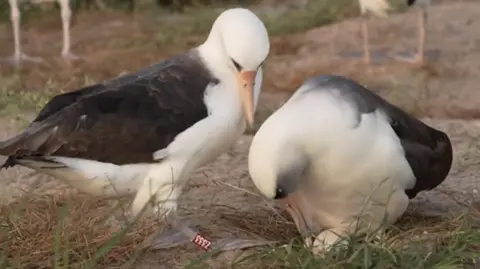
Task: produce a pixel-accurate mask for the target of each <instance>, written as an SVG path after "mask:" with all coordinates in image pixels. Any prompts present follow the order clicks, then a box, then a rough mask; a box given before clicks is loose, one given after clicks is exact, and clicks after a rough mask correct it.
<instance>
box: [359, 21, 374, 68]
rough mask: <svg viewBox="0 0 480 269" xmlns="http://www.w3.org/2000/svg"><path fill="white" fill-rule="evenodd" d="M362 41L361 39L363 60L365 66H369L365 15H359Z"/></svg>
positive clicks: (370, 59)
mask: <svg viewBox="0 0 480 269" xmlns="http://www.w3.org/2000/svg"><path fill="white" fill-rule="evenodd" d="M361 21H362V22H361V27H362V39H363V60H364V62H365V64H370V63H371V61H372V58H371V56H370V45H369V37H368V17H367V14H366V13H363V14H362V15H361Z"/></svg>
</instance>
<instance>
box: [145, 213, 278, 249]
mask: <svg viewBox="0 0 480 269" xmlns="http://www.w3.org/2000/svg"><path fill="white" fill-rule="evenodd" d="M167 222H169V224H168V226H169V227H167V228H166V229H165V230H163V231H162V232H161V233H159V234H156V235H154V236H153V237H152V238H151V239H149V241H150V243H147V244H149V245H150V246H149V247H150V248H151V249H154V250H158V249H166V248H172V247H175V246H179V245H183V244H185V243H188V242H192V243H194V244H196V245H197V246H199V247H200V248H202V249H204V250H206V251H209V250H212V251H230V250H236V249H244V248H250V247H256V246H263V245H270V244H275V243H277V242H276V241H269V240H264V239H241V238H223V239H220V240H217V241H214V242H212V241H210V240H209V239H207V238H206V237H203V236H201V235H200V233H199V232H198V227H195V228H192V227H191V226H188V225H186V224H185V223H183V222H181V221H179V220H178V216H177V215H176V213H175V212H172V213H170V214H169V216H168V217H167Z"/></svg>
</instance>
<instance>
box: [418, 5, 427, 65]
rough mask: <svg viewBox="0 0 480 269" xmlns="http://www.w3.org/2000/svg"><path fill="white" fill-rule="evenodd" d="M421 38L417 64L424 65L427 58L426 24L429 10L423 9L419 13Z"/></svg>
mask: <svg viewBox="0 0 480 269" xmlns="http://www.w3.org/2000/svg"><path fill="white" fill-rule="evenodd" d="M418 14H419V37H418V50H417V57H416V58H417V62H418V63H419V64H423V62H424V58H425V35H426V29H425V28H426V22H427V16H428V14H427V10H426V9H424V8H422V9H421V10H420V11H419V13H418Z"/></svg>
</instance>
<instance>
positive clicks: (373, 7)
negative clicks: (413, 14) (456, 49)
mask: <svg viewBox="0 0 480 269" xmlns="http://www.w3.org/2000/svg"><path fill="white" fill-rule="evenodd" d="M358 2H359V5H360V13H361V28H362V40H363V60H364V62H365V63H366V64H370V63H371V61H372V58H371V54H370V42H369V34H368V32H369V31H368V26H367V13H372V14H373V15H375V16H377V17H380V18H386V17H387V16H388V10H389V9H390V5H389V3H388V0H358ZM414 4H417V5H418V7H419V10H418V13H417V14H418V31H419V32H418V45H417V53H416V54H413V55H404V54H398V55H393V58H395V59H396V60H399V61H406V62H410V63H413V64H418V65H422V64H423V63H424V54H425V34H426V29H425V28H426V20H427V14H428V13H427V11H428V8H429V7H430V0H407V5H408V6H412V5H414Z"/></svg>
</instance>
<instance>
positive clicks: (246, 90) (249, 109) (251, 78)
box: [237, 71, 257, 127]
mask: <svg viewBox="0 0 480 269" xmlns="http://www.w3.org/2000/svg"><path fill="white" fill-rule="evenodd" d="M256 76H257V71H241V72H238V73H237V81H238V88H239V90H240V98H241V100H242V104H243V112H244V113H245V119H246V120H247V124H248V126H249V127H252V126H253V123H254V112H255V109H254V106H253V105H254V104H253V87H254V85H255V77H256Z"/></svg>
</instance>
